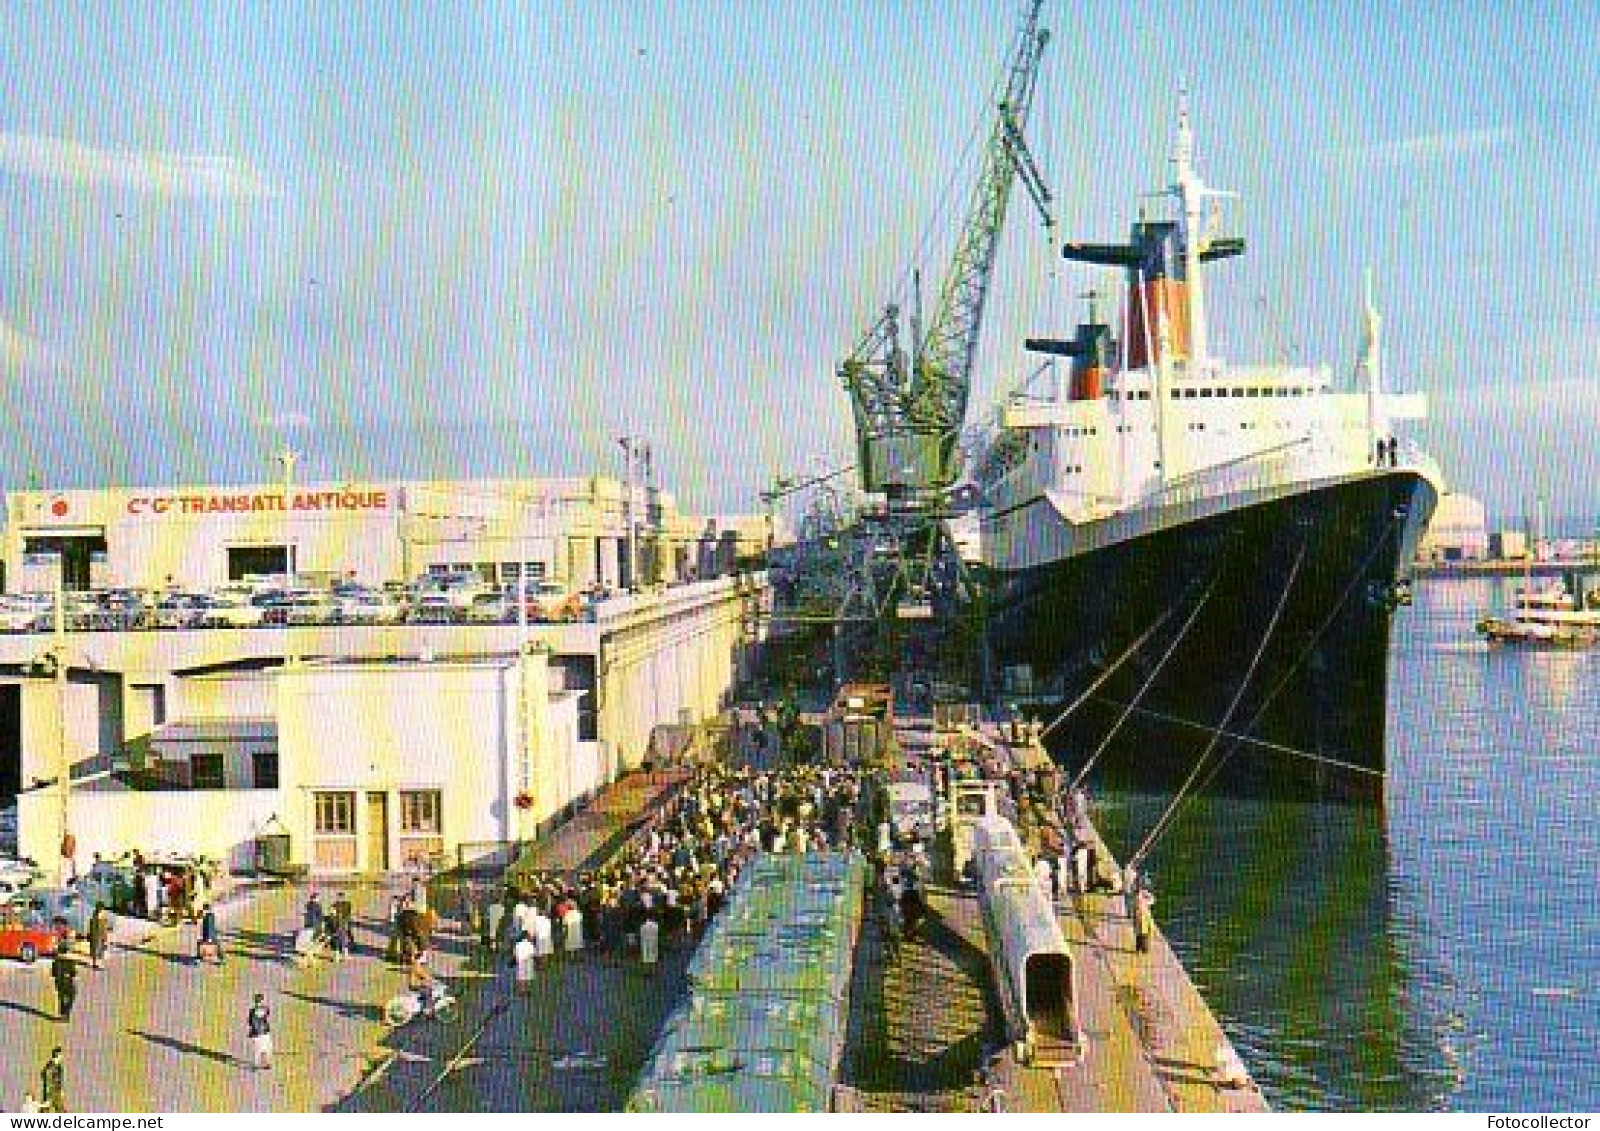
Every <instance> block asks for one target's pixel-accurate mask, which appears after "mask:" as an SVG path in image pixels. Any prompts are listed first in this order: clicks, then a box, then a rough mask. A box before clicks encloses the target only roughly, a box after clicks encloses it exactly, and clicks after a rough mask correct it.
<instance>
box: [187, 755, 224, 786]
mask: <svg viewBox="0 0 1600 1131" xmlns="http://www.w3.org/2000/svg"><path fill="white" fill-rule="evenodd" d="M226 782H227V779H226V778H224V777H223V772H222V755H221V754H194V755H191V756H190V758H189V785H190V787H191V788H193V789H223V788H225V787H226Z"/></svg>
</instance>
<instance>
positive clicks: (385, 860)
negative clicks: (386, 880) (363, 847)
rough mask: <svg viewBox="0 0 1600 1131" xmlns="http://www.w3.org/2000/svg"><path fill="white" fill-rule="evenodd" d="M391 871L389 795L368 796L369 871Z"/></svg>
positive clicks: (370, 794) (372, 794)
mask: <svg viewBox="0 0 1600 1131" xmlns="http://www.w3.org/2000/svg"><path fill="white" fill-rule="evenodd" d="M388 870H389V795H388V794H387V793H369V794H367V871H369V872H387V871H388Z"/></svg>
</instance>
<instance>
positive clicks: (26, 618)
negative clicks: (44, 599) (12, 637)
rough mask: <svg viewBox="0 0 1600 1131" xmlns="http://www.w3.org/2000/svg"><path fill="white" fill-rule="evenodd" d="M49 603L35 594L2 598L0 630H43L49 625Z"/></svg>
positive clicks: (0, 603)
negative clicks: (44, 602) (41, 602)
mask: <svg viewBox="0 0 1600 1131" xmlns="http://www.w3.org/2000/svg"><path fill="white" fill-rule="evenodd" d="M49 615H50V614H49V605H48V603H46V604H42V605H41V604H40V602H39V601H38V600H37V598H36V597H35V596H34V595H33V594H29V593H18V594H15V595H13V596H10V597H6V598H3V599H0V632H43V631H44V630H45V629H46V628H48V627H49Z"/></svg>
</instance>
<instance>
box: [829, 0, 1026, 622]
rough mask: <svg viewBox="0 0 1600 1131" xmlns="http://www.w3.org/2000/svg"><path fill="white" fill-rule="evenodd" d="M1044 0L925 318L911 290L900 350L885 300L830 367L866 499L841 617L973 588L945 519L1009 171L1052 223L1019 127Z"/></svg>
mask: <svg viewBox="0 0 1600 1131" xmlns="http://www.w3.org/2000/svg"><path fill="white" fill-rule="evenodd" d="M1043 2H1044V0H1029V4H1028V7H1027V10H1026V13H1025V15H1024V17H1023V20H1022V22H1021V26H1020V28H1019V31H1018V34H1017V37H1016V40H1015V42H1014V45H1013V47H1012V50H1011V52H1010V55H1009V57H1008V59H1007V62H1006V68H1005V72H1004V73H1005V85H1004V88H1003V90H1002V92H1001V94H1000V97H999V99H998V102H997V105H996V113H995V117H994V122H993V125H992V127H991V128H990V131H989V135H988V139H987V142H986V144H985V146H984V149H983V155H982V159H981V165H980V170H979V175H978V178H977V183H976V185H975V187H974V190H973V195H972V197H971V203H970V206H969V209H968V212H967V216H966V219H965V223H964V224H963V226H962V228H961V231H960V234H959V236H958V238H957V240H956V243H955V250H954V253H953V257H952V260H951V263H950V268H949V272H948V274H947V276H946V278H945V280H944V284H943V286H942V288H941V290H940V292H939V296H938V300H937V302H936V304H935V306H934V309H933V313H932V317H931V318H929V319H928V321H927V323H926V326H924V325H923V324H922V321H921V313H920V310H919V309H917V308H918V307H920V295H918V296H917V298H916V299H915V301H914V302H913V309H912V313H911V319H910V325H909V326H908V327H905V329H906V330H908V332H909V333H908V335H907V336H908V337H909V344H910V349H909V352H908V351H907V349H906V348H905V347H904V346H903V344H902V316H901V310H900V308H899V306H898V305H894V304H891V305H889V306H888V307H887V308H886V309H885V310H884V312H883V314H882V315H881V316H880V317H879V318H878V320H877V321H876V322H875V323H874V324H873V326H872V328H871V329H870V330H869V331H868V332H867V333H866V335H865V336H863V337H862V339H861V340H860V342H859V343H858V344H857V346H856V348H855V350H854V351H853V352H852V353H851V354H850V356H849V357H848V358H847V359H846V360H845V361H844V362H843V363H842V364H841V365H840V367H839V378H840V380H841V382H842V383H843V385H844V387H845V389H846V391H847V392H848V394H849V397H850V406H851V412H852V415H853V418H854V424H855V433H856V467H857V469H858V471H859V473H860V484H861V489H862V491H863V493H864V494H865V496H866V503H865V505H864V506H863V508H862V510H861V515H860V518H859V519H858V522H857V524H856V525H855V527H854V528H853V529H852V530H851V531H850V532H849V533H850V536H851V538H852V540H853V543H854V546H853V550H852V552H850V553H847V554H846V555H845V559H846V561H847V562H849V563H850V564H849V566H848V568H847V570H846V573H845V575H844V578H843V585H844V588H845V593H844V596H843V599H842V602H841V605H840V608H839V609H838V613H837V616H838V619H839V621H840V622H841V623H846V622H871V623H877V624H879V625H880V626H882V625H883V624H884V623H885V622H891V621H893V620H895V619H904V620H928V619H931V618H933V617H934V616H935V615H936V614H942V613H943V612H946V611H949V610H951V609H953V608H954V603H955V602H956V601H957V600H960V599H961V598H962V596H963V593H964V594H965V596H966V597H968V598H970V597H971V596H972V593H971V586H970V584H969V583H968V581H967V574H966V571H965V569H964V568H963V566H962V564H961V561H960V557H959V555H958V554H957V552H956V550H955V545H954V541H953V539H952V537H951V535H950V531H949V527H948V522H949V520H950V518H952V517H954V513H955V510H956V504H957V492H958V484H959V482H960V480H961V477H962V473H963V459H962V452H961V443H960V441H961V434H962V428H963V424H964V423H965V420H966V414H967V401H968V397H969V395H970V392H971V387H972V368H973V362H974V359H975V358H976V356H977V352H978V342H979V334H980V331H981V329H982V326H983V315H984V308H985V306H986V305H987V302H988V299H989V292H990V285H991V282H992V280H993V276H994V264H995V255H996V252H997V250H998V248H999V243H1000V237H1001V233H1002V231H1003V229H1004V227H1005V220H1006V213H1007V210H1008V208H1009V206H1010V202H1011V196H1012V191H1013V188H1014V186H1015V185H1016V183H1017V182H1018V181H1021V182H1022V184H1023V187H1024V188H1025V189H1026V191H1027V192H1028V195H1029V196H1030V197H1031V198H1032V201H1033V203H1034V205H1035V207H1036V208H1037V209H1038V211H1039V214H1040V216H1041V217H1042V218H1043V221H1044V224H1045V226H1046V228H1047V229H1048V228H1050V227H1051V226H1052V217H1051V212H1050V208H1051V204H1052V201H1051V197H1050V193H1049V190H1048V188H1047V187H1046V185H1045V183H1044V179H1043V177H1042V176H1041V174H1040V172H1039V168H1038V165H1037V163H1036V162H1035V160H1034V157H1033V154H1032V153H1031V151H1030V150H1029V149H1028V145H1027V142H1026V140H1025V136H1024V130H1025V128H1026V126H1027V123H1028V118H1029V114H1030V111H1031V110H1032V107H1033V101H1034V92H1035V89H1036V87H1037V84H1038V77H1039V66H1040V61H1041V59H1042V57H1043V54H1044V49H1045V46H1046V44H1047V43H1048V42H1049V39H1050V33H1049V32H1048V31H1047V30H1046V29H1044V28H1043V27H1041V26H1040V11H1041V9H1042V7H1043ZM915 289H917V290H918V291H920V280H918V284H917V287H916V288H915ZM844 651H845V649H843V648H841V649H840V652H841V653H842V652H844ZM853 651H859V649H853Z"/></svg>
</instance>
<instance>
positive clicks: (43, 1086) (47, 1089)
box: [39, 1046, 67, 1115]
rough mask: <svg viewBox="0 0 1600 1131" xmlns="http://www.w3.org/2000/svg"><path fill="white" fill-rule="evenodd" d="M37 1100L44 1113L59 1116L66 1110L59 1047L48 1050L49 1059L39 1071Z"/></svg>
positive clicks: (62, 1068) (64, 1077) (64, 1070)
mask: <svg viewBox="0 0 1600 1131" xmlns="http://www.w3.org/2000/svg"><path fill="white" fill-rule="evenodd" d="M39 1098H40V1101H41V1104H42V1106H43V1110H45V1111H51V1112H55V1113H56V1114H57V1115H59V1114H61V1113H62V1112H64V1111H66V1110H67V1087H66V1066H65V1065H64V1064H63V1063H62V1060H61V1049H60V1047H59V1046H58V1047H56V1048H53V1049H51V1050H50V1059H49V1060H47V1061H45V1062H44V1067H43V1068H41V1069H39Z"/></svg>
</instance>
